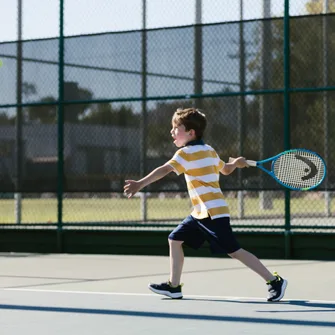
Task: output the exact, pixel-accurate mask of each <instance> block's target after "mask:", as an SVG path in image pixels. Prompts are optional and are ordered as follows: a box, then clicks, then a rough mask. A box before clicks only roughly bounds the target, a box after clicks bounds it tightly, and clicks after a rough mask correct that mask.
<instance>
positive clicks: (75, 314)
mask: <svg viewBox="0 0 335 335" xmlns="http://www.w3.org/2000/svg"><path fill="white" fill-rule="evenodd" d="M264 263H265V264H266V265H267V266H268V267H269V268H270V269H271V270H277V271H278V272H279V273H280V274H281V275H282V276H284V277H285V278H287V279H288V281H289V286H288V289H287V291H286V295H285V297H284V299H283V300H282V302H280V303H267V302H266V301H265V297H266V293H267V292H266V286H265V285H264V284H263V282H262V280H261V279H259V278H258V276H257V275H254V274H253V273H252V272H250V270H248V269H247V268H245V267H244V266H242V265H241V264H240V263H238V262H237V261H234V260H230V259H217V258H186V259H185V267H184V274H183V277H182V280H183V282H184V283H185V286H184V291H183V292H184V299H183V300H170V299H168V298H164V297H161V296H158V295H155V294H153V293H151V292H150V291H148V289H147V284H148V282H150V281H153V282H155V281H158V282H159V281H164V280H167V278H168V269H169V260H168V258H167V257H146V256H107V255H106V256H99V255H95V256H92V255H65V254H60V255H39V254H3V255H1V257H0V264H1V274H0V287H1V292H0V297H1V298H0V309H1V311H0V328H1V334H2V335H12V334H28V335H30V334H34V335H40V334H45V333H48V334H50V335H53V334H71V335H75V334H81V335H86V334H93V333H94V334H152V333H156V332H159V333H160V334H171V333H174V334H203V333H204V332H206V333H214V332H225V333H229V334H264V335H265V334H266V335H267V334H316V333H317V334H319V335H326V334H329V335H330V334H333V333H334V327H335V319H334V315H335V291H334V290H333V289H332V288H331V287H332V285H333V283H334V281H335V272H334V271H333V269H334V266H335V262H323V261H291V260H285V261H284V260H266V261H264Z"/></svg>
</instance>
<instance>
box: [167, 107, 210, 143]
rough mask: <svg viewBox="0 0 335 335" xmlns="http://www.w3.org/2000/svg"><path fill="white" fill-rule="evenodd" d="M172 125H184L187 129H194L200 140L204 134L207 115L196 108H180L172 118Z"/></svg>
mask: <svg viewBox="0 0 335 335" xmlns="http://www.w3.org/2000/svg"><path fill="white" fill-rule="evenodd" d="M172 123H173V124H176V125H178V126H179V125H184V127H185V129H186V130H187V131H188V130H191V129H194V131H195V135H196V137H197V139H198V140H200V139H201V138H202V136H203V134H204V131H205V128H206V125H207V119H206V115H205V114H204V113H202V112H201V111H200V110H199V109H196V108H186V109H182V108H178V109H177V110H176V111H175V113H174V114H173V117H172Z"/></svg>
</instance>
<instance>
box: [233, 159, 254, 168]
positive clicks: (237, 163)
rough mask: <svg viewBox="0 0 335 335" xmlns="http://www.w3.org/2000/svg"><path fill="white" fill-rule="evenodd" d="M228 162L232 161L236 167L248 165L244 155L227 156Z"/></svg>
mask: <svg viewBox="0 0 335 335" xmlns="http://www.w3.org/2000/svg"><path fill="white" fill-rule="evenodd" d="M229 163H233V164H235V166H236V167H237V168H240V169H242V168H245V167H249V165H248V163H247V161H246V159H245V158H244V157H238V158H232V157H229Z"/></svg>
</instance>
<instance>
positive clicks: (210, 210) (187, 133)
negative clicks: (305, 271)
mask: <svg viewBox="0 0 335 335" xmlns="http://www.w3.org/2000/svg"><path fill="white" fill-rule="evenodd" d="M206 124H207V120H206V116H205V115H204V114H203V113H202V112H200V111H199V110H198V109H195V108H188V109H178V110H177V111H176V112H175V113H174V115H173V117H172V129H171V135H172V138H173V140H174V144H175V145H176V146H177V147H178V148H180V149H179V150H177V152H176V153H175V154H174V156H173V157H172V159H171V160H169V161H168V162H167V163H165V164H164V165H162V166H159V167H158V168H156V169H155V170H153V171H152V172H151V173H149V174H148V175H147V176H145V177H144V178H142V179H141V180H138V181H136V180H126V181H125V186H124V192H125V194H126V195H127V196H128V198H131V197H132V196H133V195H134V194H135V193H137V192H138V191H139V190H141V189H142V188H144V187H145V186H147V185H149V184H151V183H153V182H155V181H157V180H159V179H161V178H163V177H164V176H166V175H167V174H168V173H170V172H172V171H173V172H175V173H176V174H177V175H179V174H181V173H184V175H185V179H186V183H187V188H188V193H189V196H190V198H191V202H192V205H193V211H192V213H191V215H189V216H188V217H187V218H186V219H185V220H184V221H183V222H182V223H181V224H180V225H179V226H178V227H177V228H175V229H174V230H173V231H172V232H171V233H170V235H169V247H170V279H169V281H168V282H165V283H161V284H149V286H148V287H149V289H150V290H151V291H153V292H155V293H157V294H162V295H165V296H168V297H171V298H172V299H181V298H182V297H183V295H182V290H181V286H182V285H181V284H180V279H181V274H182V268H183V263H184V251H183V247H182V245H183V244H185V245H187V246H189V247H191V248H194V249H198V248H200V247H201V246H202V244H203V243H204V242H205V240H207V241H208V242H209V244H210V248H211V251H212V253H227V254H228V255H229V256H230V257H232V258H236V259H238V260H239V261H240V262H242V263H243V264H245V265H246V266H247V267H249V268H250V269H251V270H253V271H255V272H256V273H257V274H258V275H260V276H261V277H262V278H263V279H264V280H265V281H266V283H267V285H268V291H269V294H268V298H267V300H268V301H279V300H281V299H282V298H283V296H284V293H285V289H286V286H287V281H286V280H285V279H283V278H281V277H280V276H279V275H278V274H277V273H276V272H275V273H274V274H271V273H270V272H269V270H268V269H267V268H266V267H265V266H264V265H263V264H262V263H261V262H260V260H259V259H258V258H257V257H256V256H254V255H253V254H251V253H249V252H248V251H246V250H244V249H242V248H241V247H240V246H239V244H238V242H237V241H236V239H235V236H234V234H233V232H232V229H231V226H230V222H229V219H230V216H229V209H228V205H227V203H226V202H225V200H224V196H223V194H222V191H221V189H220V186H219V175H220V173H222V174H223V175H229V174H231V173H232V172H233V171H234V170H235V169H236V168H244V167H248V164H247V163H246V160H245V158H243V157H239V158H236V159H234V160H233V161H232V162H230V163H224V162H223V161H222V160H221V159H220V158H219V156H218V155H217V153H216V151H215V150H214V149H213V148H212V147H211V146H209V145H207V144H205V143H204V142H203V140H202V136H203V133H204V130H205V128H206Z"/></svg>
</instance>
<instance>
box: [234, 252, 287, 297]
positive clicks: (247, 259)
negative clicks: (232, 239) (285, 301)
mask: <svg viewBox="0 0 335 335" xmlns="http://www.w3.org/2000/svg"><path fill="white" fill-rule="evenodd" d="M228 255H229V256H230V257H232V258H236V259H238V260H239V261H240V262H242V263H243V264H244V265H246V266H247V267H248V268H250V269H251V270H253V271H255V272H256V273H257V274H259V275H260V276H261V277H262V278H263V279H264V280H265V281H266V283H267V285H268V286H269V288H268V291H269V295H268V301H279V300H281V299H282V298H283V296H284V294H285V290H286V286H287V280H285V279H283V278H281V277H280V276H278V275H277V274H276V273H275V275H273V274H271V272H270V271H269V270H268V269H267V268H266V267H265V266H264V265H263V264H262V262H261V261H260V260H259V259H258V258H257V257H256V256H255V255H253V254H252V253H250V252H248V251H246V250H244V249H242V248H240V249H239V250H237V251H235V252H233V253H230V254H228Z"/></svg>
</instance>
